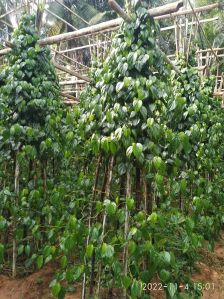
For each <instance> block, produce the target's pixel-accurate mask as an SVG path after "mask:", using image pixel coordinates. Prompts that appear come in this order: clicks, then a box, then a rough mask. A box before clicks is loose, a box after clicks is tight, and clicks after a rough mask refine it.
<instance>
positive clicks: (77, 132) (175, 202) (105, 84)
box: [0, 3, 224, 299]
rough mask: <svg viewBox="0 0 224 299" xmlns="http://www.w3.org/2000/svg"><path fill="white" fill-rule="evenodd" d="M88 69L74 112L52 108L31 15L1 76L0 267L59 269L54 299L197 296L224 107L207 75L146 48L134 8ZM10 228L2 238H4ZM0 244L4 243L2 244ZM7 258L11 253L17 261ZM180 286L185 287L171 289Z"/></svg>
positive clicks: (153, 40) (211, 236) (217, 208)
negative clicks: (158, 293)
mask: <svg viewBox="0 0 224 299" xmlns="http://www.w3.org/2000/svg"><path fill="white" fill-rule="evenodd" d="M132 19H133V21H132V22H130V23H124V24H123V25H122V26H121V29H120V30H119V33H118V34H117V36H116V37H115V39H114V41H113V45H112V50H111V52H110V53H109V54H108V57H107V59H106V60H105V61H104V62H103V63H101V64H98V63H96V65H95V68H94V69H93V70H92V73H91V82H90V84H89V86H88V87H87V88H86V90H85V91H84V92H83V93H82V96H81V103H80V105H79V107H74V108H73V109H71V110H67V109H65V107H63V105H62V102H61V99H60V90H59V84H58V79H57V76H56V74H55V71H54V68H53V66H52V64H51V61H50V59H51V57H50V51H49V49H47V48H40V47H39V46H38V43H37V40H38V35H37V33H36V31H35V27H34V20H33V17H24V18H23V20H22V22H21V24H20V26H19V28H18V30H17V31H16V32H15V33H14V40H13V49H12V52H11V53H10V54H9V57H8V60H9V63H8V65H7V66H6V67H5V69H4V70H3V71H2V72H1V74H0V107H1V112H0V113H1V121H0V138H1V139H0V150H1V173H0V177H1V182H0V184H1V187H2V188H1V192H0V199H1V201H0V210H1V216H0V232H1V241H0V242H1V243H0V262H1V263H2V265H3V269H4V265H6V264H7V262H6V261H7V258H8V257H11V256H12V257H13V265H12V266H13V267H12V270H13V273H14V276H15V274H16V265H17V263H18V262H20V263H23V262H24V263H25V265H26V267H27V268H29V269H30V268H32V269H34V268H35V266H36V267H37V268H41V267H42V266H44V264H46V263H48V262H50V261H52V260H54V261H55V262H56V263H57V264H59V265H60V268H59V269H58V271H57V273H56V275H55V279H54V280H53V281H52V282H51V284H50V288H51V291H52V293H53V295H54V296H55V297H58V298H63V297H64V296H65V293H66V291H73V290H74V283H77V282H78V283H79V284H81V285H82V298H83V299H84V298H103V296H104V295H105V293H108V294H109V295H110V296H112V295H113V294H115V295H116V296H117V297H118V298H120V297H121V296H123V297H124V298H133V299H134V298H141V299H142V298H143V299H146V298H150V292H151V291H150V289H149V288H147V287H145V286H147V285H148V284H149V283H153V282H156V283H157V282H158V283H160V285H161V287H162V288H163V290H164V292H165V293H166V295H167V298H184V293H187V294H189V295H190V296H192V297H194V298H199V297H200V293H201V288H199V287H197V284H196V283H193V282H192V281H191V279H190V276H191V275H190V274H191V272H192V271H193V268H194V265H195V262H196V261H197V260H199V258H200V255H199V249H200V248H201V247H202V246H204V243H205V242H204V241H205V240H207V241H208V242H207V244H208V247H209V249H210V250H212V249H213V247H214V240H215V238H216V237H217V236H218V235H219V232H220V229H221V226H222V224H223V220H224V219H223V206H224V205H223V200H224V198H223V188H222V184H221V182H222V181H223V170H222V169H223V154H222V153H223V143H222V136H223V129H222V128H223V121H222V119H223V112H222V110H221V109H220V103H219V102H218V100H217V99H216V98H213V96H212V90H213V83H214V82H213V79H212V78H209V80H208V79H205V78H204V79H202V78H200V77H199V76H198V73H197V70H196V68H195V67H194V62H193V61H191V60H189V61H188V62H186V61H185V59H184V57H180V58H179V60H178V62H177V68H178V70H179V71H178V72H176V71H174V70H173V68H172V66H171V65H170V64H168V63H167V59H165V57H164V54H163V53H162V52H161V50H160V49H159V46H158V44H157V40H158V36H159V34H160V33H159V27H158V25H157V23H155V22H154V20H153V19H150V18H149V17H148V14H147V9H146V7H145V6H144V4H143V3H141V6H139V5H137V6H136V12H135V14H133V15H132ZM7 236H9V237H7ZM7 238H8V239H7ZM18 260H19V261H18ZM180 285H182V286H184V289H183V288H181V287H180Z"/></svg>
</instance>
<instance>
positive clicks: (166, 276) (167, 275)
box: [159, 269, 170, 282]
mask: <svg viewBox="0 0 224 299" xmlns="http://www.w3.org/2000/svg"><path fill="white" fill-rule="evenodd" d="M159 277H160V279H161V280H162V281H163V282H167V281H168V280H169V278H170V272H169V271H167V270H165V269H162V270H161V271H160V273H159Z"/></svg>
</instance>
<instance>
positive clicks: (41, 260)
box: [36, 255, 44, 269]
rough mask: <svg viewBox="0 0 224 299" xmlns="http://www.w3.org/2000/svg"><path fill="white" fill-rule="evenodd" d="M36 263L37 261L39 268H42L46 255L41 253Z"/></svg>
mask: <svg viewBox="0 0 224 299" xmlns="http://www.w3.org/2000/svg"><path fill="white" fill-rule="evenodd" d="M36 263H37V268H38V269H40V268H41V267H42V266H43V263H44V257H43V255H39V256H38V257H37V261H36Z"/></svg>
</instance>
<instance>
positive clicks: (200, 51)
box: [196, 48, 224, 53]
mask: <svg viewBox="0 0 224 299" xmlns="http://www.w3.org/2000/svg"><path fill="white" fill-rule="evenodd" d="M213 51H217V52H219V51H224V48H213ZM206 52H212V49H203V50H198V51H197V52H196V53H206Z"/></svg>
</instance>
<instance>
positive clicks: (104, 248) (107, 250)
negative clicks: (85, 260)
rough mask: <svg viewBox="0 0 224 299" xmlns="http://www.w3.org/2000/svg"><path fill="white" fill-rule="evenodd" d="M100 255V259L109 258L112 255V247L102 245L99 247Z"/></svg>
mask: <svg viewBox="0 0 224 299" xmlns="http://www.w3.org/2000/svg"><path fill="white" fill-rule="evenodd" d="M101 253H102V257H107V258H111V257H113V255H114V247H113V246H111V245H108V244H106V243H103V244H102V247H101Z"/></svg>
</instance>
